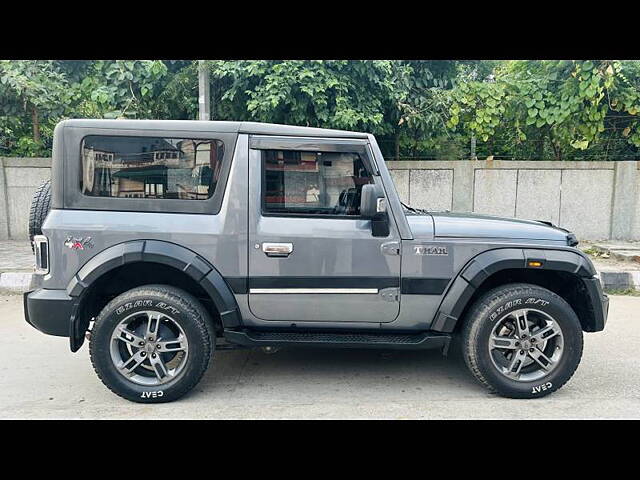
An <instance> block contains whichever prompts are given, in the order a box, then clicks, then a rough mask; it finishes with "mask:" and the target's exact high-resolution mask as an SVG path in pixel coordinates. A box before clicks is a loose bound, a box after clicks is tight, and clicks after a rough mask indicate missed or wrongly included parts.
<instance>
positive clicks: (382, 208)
mask: <svg viewBox="0 0 640 480" xmlns="http://www.w3.org/2000/svg"><path fill="white" fill-rule="evenodd" d="M360 199H361V200H360V215H361V216H362V217H363V218H367V219H370V220H371V233H372V234H373V236H374V237H387V236H389V216H388V215H387V199H386V198H385V196H384V193H383V191H382V188H381V187H380V186H379V185H374V184H367V185H363V186H362V192H361V194H360Z"/></svg>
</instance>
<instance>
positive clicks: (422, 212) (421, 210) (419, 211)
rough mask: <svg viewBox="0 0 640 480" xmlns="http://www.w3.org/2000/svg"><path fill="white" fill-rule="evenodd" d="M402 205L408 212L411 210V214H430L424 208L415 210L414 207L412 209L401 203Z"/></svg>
mask: <svg viewBox="0 0 640 480" xmlns="http://www.w3.org/2000/svg"><path fill="white" fill-rule="evenodd" d="M400 205H402V206H403V207H404V208H406V209H407V210H409V211H410V212H413V213H418V214H420V213H421V214H427V215H429V212H428V211H427V210H425V209H424V208H414V207H410V206H409V205H407V204H406V203H404V202H400Z"/></svg>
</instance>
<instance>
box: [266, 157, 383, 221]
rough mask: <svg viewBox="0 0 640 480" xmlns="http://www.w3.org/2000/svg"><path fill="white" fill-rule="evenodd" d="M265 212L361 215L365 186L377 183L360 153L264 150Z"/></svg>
mask: <svg viewBox="0 0 640 480" xmlns="http://www.w3.org/2000/svg"><path fill="white" fill-rule="evenodd" d="M262 172H263V184H262V205H263V207H262V208H263V212H264V213H272V214H278V213H281V214H300V215H339V216H358V215H360V193H361V191H362V186H363V185H365V184H367V183H373V177H372V176H371V174H370V173H369V172H368V171H367V169H366V167H365V163H364V162H363V161H362V158H360V155H359V154H357V153H338V152H335V153H334V152H304V151H296V150H262Z"/></svg>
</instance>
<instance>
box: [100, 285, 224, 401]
mask: <svg viewBox="0 0 640 480" xmlns="http://www.w3.org/2000/svg"><path fill="white" fill-rule="evenodd" d="M214 346H215V335H214V333H213V329H212V328H211V324H210V319H209V316H208V314H207V312H206V310H205V309H204V308H203V307H202V305H201V304H200V303H199V302H198V300H196V299H195V298H194V297H193V296H191V295H189V294H188V293H187V292H184V291H182V290H179V289H177V288H174V287H170V286H166V285H147V286H144V287H138V288H134V289H132V290H129V291H128V292H125V293H123V294H122V295H120V296H118V297H116V298H115V299H113V300H112V301H111V302H109V304H108V305H107V306H106V307H104V309H103V310H102V311H101V312H100V315H98V317H97V319H96V321H95V324H94V327H93V330H92V331H91V343H90V345H89V351H90V356H91V362H92V363H93V368H94V370H95V371H96V373H97V374H98V377H100V379H101V380H102V382H103V383H104V384H105V385H106V386H107V387H108V388H109V389H110V390H112V391H113V392H114V393H116V394H118V395H120V396H121V397H123V398H126V399H128V400H132V401H134V402H141V403H161V402H170V401H172V400H175V399H177V398H180V397H181V396H182V395H184V394H186V393H187V392H188V391H189V390H191V389H192V388H193V387H195V385H196V384H197V383H198V382H199V381H200V378H201V377H202V375H203V374H204V372H205V370H206V369H207V366H208V364H209V359H210V357H211V355H212V354H213V350H214Z"/></svg>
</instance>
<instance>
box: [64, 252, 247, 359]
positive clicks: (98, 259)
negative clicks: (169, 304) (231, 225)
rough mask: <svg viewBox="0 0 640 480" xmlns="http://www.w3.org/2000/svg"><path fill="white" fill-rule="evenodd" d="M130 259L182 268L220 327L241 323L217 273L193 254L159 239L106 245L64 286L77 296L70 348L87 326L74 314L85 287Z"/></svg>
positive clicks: (78, 342) (75, 347)
mask: <svg viewBox="0 0 640 480" xmlns="http://www.w3.org/2000/svg"><path fill="white" fill-rule="evenodd" d="M132 262H151V263H161V264H164V265H167V266H170V267H173V268H176V269H178V270H181V271H183V272H184V273H186V274H187V275H188V276H189V277H191V278H192V279H193V280H195V281H196V282H197V283H199V284H200V286H202V288H203V289H204V290H205V292H207V295H209V297H210V298H211V300H212V301H213V303H214V305H215V306H216V309H217V310H218V312H219V313H220V319H221V321H222V325H223V327H224V328H232V327H238V326H240V325H241V323H242V322H241V317H240V310H239V308H238V304H237V302H236V299H235V297H234V295H233V292H232V291H231V289H230V288H229V285H228V284H227V282H226V281H225V280H224V278H223V277H222V275H221V274H220V272H218V271H217V270H216V269H215V268H214V267H213V265H211V264H210V263H209V262H208V261H207V260H205V259H204V258H202V257H201V256H199V255H198V254H197V253H195V252H193V251H191V250H189V249H187V248H185V247H182V246H180V245H176V244H174V243H170V242H164V241H160V240H135V241H130V242H124V243H120V244H117V245H114V246H112V247H109V248H107V249H105V250H103V251H102V252H100V253H98V254H97V255H96V256H94V257H93V258H91V259H90V260H89V261H88V262H87V263H85V264H84V265H83V267H82V268H81V269H80V270H79V271H78V273H76V274H75V275H74V277H73V278H72V279H71V281H70V282H69V284H68V285H67V294H68V295H69V296H70V297H72V298H75V299H77V301H76V302H74V308H73V311H72V315H71V321H70V325H69V337H70V343H71V350H72V351H73V352H75V351H77V350H78V349H79V348H80V347H81V346H82V343H83V341H84V334H85V332H86V331H87V329H88V327H89V321H90V319H88V318H81V317H80V316H79V315H78V313H79V312H80V311H81V308H82V299H83V296H84V294H85V293H86V292H87V291H88V290H89V287H90V286H91V285H92V284H93V282H95V281H96V280H97V279H98V278H100V277H101V276H102V275H104V274H105V273H107V272H109V271H111V270H113V269H114V268H117V267H120V266H122V265H125V264H127V263H132Z"/></svg>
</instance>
